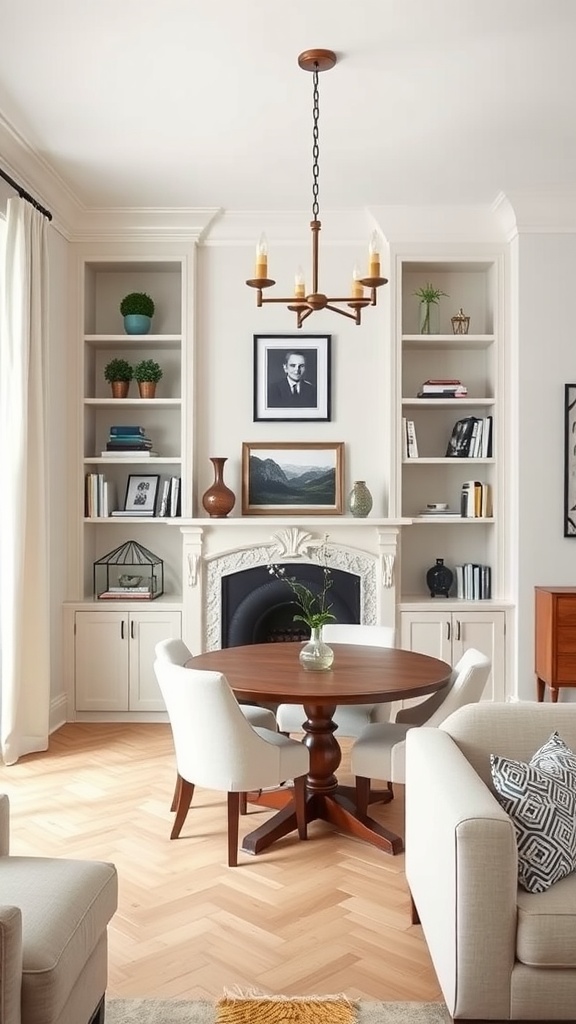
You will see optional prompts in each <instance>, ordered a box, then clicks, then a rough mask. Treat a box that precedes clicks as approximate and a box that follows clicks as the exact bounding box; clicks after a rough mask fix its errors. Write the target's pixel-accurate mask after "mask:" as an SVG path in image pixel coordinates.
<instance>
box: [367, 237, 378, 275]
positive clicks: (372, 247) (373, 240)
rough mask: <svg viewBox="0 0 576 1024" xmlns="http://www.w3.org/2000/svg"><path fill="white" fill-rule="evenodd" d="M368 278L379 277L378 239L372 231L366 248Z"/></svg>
mask: <svg viewBox="0 0 576 1024" xmlns="http://www.w3.org/2000/svg"><path fill="white" fill-rule="evenodd" d="M368 257H369V259H368V277H380V239H379V238H378V232H377V231H373V232H372V235H371V237H370V244H369V246H368Z"/></svg>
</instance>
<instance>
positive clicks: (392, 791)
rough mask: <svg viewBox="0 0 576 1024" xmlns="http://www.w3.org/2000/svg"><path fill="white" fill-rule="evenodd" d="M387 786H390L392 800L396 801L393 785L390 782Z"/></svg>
mask: <svg viewBox="0 0 576 1024" xmlns="http://www.w3.org/2000/svg"><path fill="white" fill-rule="evenodd" d="M387 786H388V792H389V793H390V798H391V799H392V800H393V799H394V786H393V785H392V783H391V782H388V783H387Z"/></svg>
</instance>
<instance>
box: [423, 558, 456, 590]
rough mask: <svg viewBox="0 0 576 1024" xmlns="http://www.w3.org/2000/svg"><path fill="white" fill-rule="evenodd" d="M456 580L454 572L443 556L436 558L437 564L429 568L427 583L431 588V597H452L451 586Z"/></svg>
mask: <svg viewBox="0 0 576 1024" xmlns="http://www.w3.org/2000/svg"><path fill="white" fill-rule="evenodd" d="M453 580H454V573H453V572H452V570H451V569H449V568H448V566H447V565H444V559H443V558H437V559H436V565H433V566H432V568H431V569H428V572H427V573H426V583H427V584H428V588H429V590H430V597H450V587H451V586H452V583H453Z"/></svg>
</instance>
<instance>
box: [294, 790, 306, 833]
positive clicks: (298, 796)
mask: <svg viewBox="0 0 576 1024" xmlns="http://www.w3.org/2000/svg"><path fill="white" fill-rule="evenodd" d="M294 810H295V812H296V824H297V826H298V836H299V838H300V839H308V822H307V820H306V776H305V775H299V776H298V778H297V779H294Z"/></svg>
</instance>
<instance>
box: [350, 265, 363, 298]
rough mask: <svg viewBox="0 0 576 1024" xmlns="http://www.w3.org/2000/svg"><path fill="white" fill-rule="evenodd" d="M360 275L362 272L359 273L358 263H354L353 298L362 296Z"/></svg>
mask: <svg viewBox="0 0 576 1024" xmlns="http://www.w3.org/2000/svg"><path fill="white" fill-rule="evenodd" d="M361 277H362V274H361V273H360V270H359V268H358V265H356V266H355V267H354V270H353V271H352V298H353V299H363V298H364V288H363V287H362V283H361V280H360V278H361Z"/></svg>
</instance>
